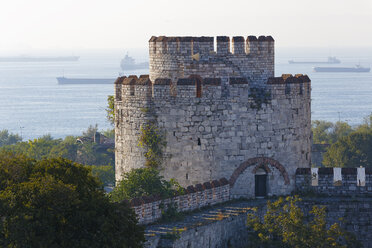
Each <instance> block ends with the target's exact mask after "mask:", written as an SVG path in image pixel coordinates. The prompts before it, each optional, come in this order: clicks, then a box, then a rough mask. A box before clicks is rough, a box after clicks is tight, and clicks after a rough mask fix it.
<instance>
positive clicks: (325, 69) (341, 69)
mask: <svg viewBox="0 0 372 248" xmlns="http://www.w3.org/2000/svg"><path fill="white" fill-rule="evenodd" d="M313 69H314V71H315V72H369V71H370V70H371V68H369V67H368V68H367V67H362V66H360V65H357V66H355V67H314V68H313Z"/></svg>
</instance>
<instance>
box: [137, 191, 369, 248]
mask: <svg viewBox="0 0 372 248" xmlns="http://www.w3.org/2000/svg"><path fill="white" fill-rule="evenodd" d="M301 198H302V201H301V202H299V204H300V205H299V206H300V208H301V209H302V210H303V211H304V213H309V211H310V210H311V209H312V207H313V206H314V205H317V206H320V207H325V208H326V213H327V215H326V220H327V223H328V224H329V225H332V224H334V223H338V224H340V225H341V227H342V228H344V229H346V230H347V231H350V232H352V233H354V234H355V235H356V237H357V239H358V240H359V241H360V242H362V244H363V246H362V247H364V248H372V236H371V235H370V234H371V233H372V222H371V220H372V199H371V198H368V197H353V198H351V197H301ZM252 208H257V209H258V214H259V216H263V215H264V214H265V213H266V200H263V199H261V200H260V199H256V200H251V201H245V202H239V203H231V204H229V205H225V206H223V207H216V208H213V209H209V210H205V211H202V212H201V213H195V214H192V215H191V216H188V217H187V218H186V219H185V220H183V221H180V222H175V223H167V224H159V225H155V226H154V225H151V226H148V227H147V229H146V234H147V235H146V243H145V245H144V247H146V248H155V247H163V248H164V247H172V248H173V247H174V248H183V247H184V248H210V247H221V248H228V247H235V248H239V247H248V245H249V244H250V240H249V235H248V230H247V227H246V222H247V214H248V213H250V212H251V209H252ZM220 213H223V214H220ZM226 215H228V216H226ZM219 216H221V218H220V219H219V218H218V217H219ZM222 216H223V217H222ZM174 230H177V231H179V232H178V235H171V234H172V233H173V232H174Z"/></svg>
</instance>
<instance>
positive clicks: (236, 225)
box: [144, 214, 249, 248]
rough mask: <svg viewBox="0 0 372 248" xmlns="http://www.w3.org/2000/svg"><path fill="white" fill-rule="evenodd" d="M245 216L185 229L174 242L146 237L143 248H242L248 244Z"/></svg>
mask: <svg viewBox="0 0 372 248" xmlns="http://www.w3.org/2000/svg"><path fill="white" fill-rule="evenodd" d="M246 222H247V215H246V214H240V215H238V216H231V217H229V218H227V219H224V220H221V221H216V222H212V223H210V224H208V225H202V226H198V227H194V228H191V229H187V230H185V231H183V232H182V233H181V234H180V237H179V238H178V239H175V240H170V239H164V238H162V237H159V236H155V237H148V238H147V242H146V243H145V245H144V247H146V248H156V247H168V248H171V247H174V248H204V247H205V248H210V247H220V248H229V247H234V248H244V247H247V245H248V244H249V238H248V231H247V227H246Z"/></svg>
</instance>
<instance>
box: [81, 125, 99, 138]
mask: <svg viewBox="0 0 372 248" xmlns="http://www.w3.org/2000/svg"><path fill="white" fill-rule="evenodd" d="M97 131H98V124H96V125H94V126H93V125H89V127H88V129H87V130H86V131H83V136H84V137H89V138H93V137H94V135H95V134H96V132H97Z"/></svg>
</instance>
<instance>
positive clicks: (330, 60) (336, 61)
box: [288, 57, 341, 64]
mask: <svg viewBox="0 0 372 248" xmlns="http://www.w3.org/2000/svg"><path fill="white" fill-rule="evenodd" d="M288 63H290V64H340V63H341V60H339V59H337V58H336V57H328V60H327V61H294V60H289V61H288Z"/></svg>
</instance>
